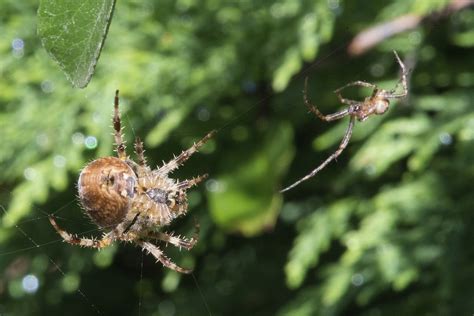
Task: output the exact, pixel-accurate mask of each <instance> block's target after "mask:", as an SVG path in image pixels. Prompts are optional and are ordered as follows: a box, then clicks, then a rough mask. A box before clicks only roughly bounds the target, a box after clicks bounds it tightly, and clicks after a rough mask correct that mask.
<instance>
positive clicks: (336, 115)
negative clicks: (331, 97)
mask: <svg viewBox="0 0 474 316" xmlns="http://www.w3.org/2000/svg"><path fill="white" fill-rule="evenodd" d="M303 98H304V104H305V105H306V107H307V108H308V109H309V111H310V112H312V113H313V114H314V115H316V116H317V117H319V118H320V119H321V120H323V121H325V122H330V121H335V120H338V119H341V118H343V117H345V116H346V115H347V114H349V110H348V109H345V110H342V111H339V112H336V113H333V114H328V115H324V114H323V113H321V111H319V109H318V108H317V107H316V106H315V105H313V104H312V103H311V102H310V101H309V99H308V77H306V79H305V81H304V91H303Z"/></svg>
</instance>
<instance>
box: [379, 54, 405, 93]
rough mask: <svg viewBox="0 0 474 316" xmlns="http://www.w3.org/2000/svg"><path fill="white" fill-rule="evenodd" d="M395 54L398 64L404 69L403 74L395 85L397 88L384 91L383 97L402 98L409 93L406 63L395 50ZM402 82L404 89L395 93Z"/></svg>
mask: <svg viewBox="0 0 474 316" xmlns="http://www.w3.org/2000/svg"><path fill="white" fill-rule="evenodd" d="M393 53H394V54H395V58H396V59H397V62H398V64H399V65H400V69H401V70H402V75H401V78H400V80H398V82H397V84H396V85H395V88H393V89H392V90H390V91H386V92H385V93H383V97H385V98H389V99H392V98H393V99H400V98H403V97H405V96H406V95H407V94H408V84H407V75H408V71H407V70H406V68H405V65H404V64H403V62H402V60H401V59H400V57H399V56H398V54H397V52H396V51H393ZM400 84H402V89H403V91H402V92H401V93H395V91H397V89H398V87H399V86H400Z"/></svg>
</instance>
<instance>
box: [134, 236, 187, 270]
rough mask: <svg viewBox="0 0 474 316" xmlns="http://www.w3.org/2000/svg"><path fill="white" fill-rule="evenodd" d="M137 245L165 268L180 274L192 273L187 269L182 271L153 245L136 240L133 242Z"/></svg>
mask: <svg viewBox="0 0 474 316" xmlns="http://www.w3.org/2000/svg"><path fill="white" fill-rule="evenodd" d="M135 243H136V244H137V245H139V246H140V247H142V248H143V249H145V250H146V251H148V253H150V254H152V255H153V256H154V257H155V258H156V259H157V260H158V261H160V262H161V263H162V264H163V265H164V266H165V267H167V268H169V269H172V270H175V271H177V272H180V273H186V274H189V273H191V272H192V270H189V269H184V268H181V267H180V266H178V265H177V264H176V263H174V262H173V261H171V259H169V258H168V257H166V256H165V255H164V254H163V251H161V250H160V249H159V248H158V247H157V246H155V245H153V244H152V243H149V242H146V241H142V240H137V241H135Z"/></svg>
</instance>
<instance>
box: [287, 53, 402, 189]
mask: <svg viewBox="0 0 474 316" xmlns="http://www.w3.org/2000/svg"><path fill="white" fill-rule="evenodd" d="M393 53H394V54H395V58H396V59H397V62H398V64H399V65H400V69H401V70H402V74H401V78H400V80H399V82H398V83H397V85H396V86H395V88H393V89H392V90H384V89H380V88H379V87H377V86H376V85H375V84H372V83H369V82H365V81H354V82H350V83H348V84H346V85H345V86H343V87H341V88H339V89H337V90H335V91H334V93H336V95H337V97H338V99H339V101H340V102H341V103H342V104H346V105H348V107H347V108H346V109H344V110H341V111H339V112H336V113H333V114H328V115H324V114H323V113H321V112H320V111H319V110H318V108H317V107H316V106H314V105H313V104H311V103H310V102H309V100H308V94H307V91H308V78H306V80H305V87H304V104H305V105H306V106H307V107H308V109H309V110H310V111H311V112H312V113H314V114H315V115H316V116H317V117H318V118H320V119H321V120H323V121H326V122H330V121H335V120H339V119H341V118H343V117H346V116H349V117H350V119H349V126H348V127H347V130H346V133H345V135H344V137H343V138H342V141H341V143H340V144H339V148H338V149H337V150H336V152H334V153H333V154H332V155H331V156H329V157H328V158H327V159H326V160H325V161H323V162H322V163H321V164H320V165H319V166H318V167H317V168H316V169H314V170H312V171H311V172H310V173H308V174H307V175H306V176H304V177H303V178H301V179H299V180H298V181H296V182H295V183H293V184H292V185H290V186H288V187H286V188H284V189H283V190H281V191H280V192H285V191H288V190H290V189H292V188H294V187H296V186H297V185H298V184H300V183H301V182H303V181H306V180H308V179H309V178H311V177H313V176H315V175H316V174H317V173H318V172H319V171H321V170H322V169H323V168H324V167H326V165H327V164H329V163H330V162H331V161H333V160H334V159H336V158H337V157H338V156H339V155H340V154H341V153H342V151H343V150H344V149H345V148H346V146H347V144H348V143H349V139H350V138H351V135H352V129H353V127H354V123H355V119H357V120H358V121H360V122H363V121H365V120H366V119H367V118H368V117H369V116H371V115H372V114H376V115H382V114H384V113H385V112H386V111H387V110H388V106H389V105H390V99H400V98H404V97H405V96H406V95H407V94H408V84H407V70H406V69H405V65H404V64H403V62H402V61H401V59H400V57H398V54H397V52H395V51H393ZM400 83H401V85H402V91H401V92H398V93H397V88H398V85H399V84H400ZM351 86H361V87H366V88H371V89H373V92H372V95H371V96H370V97H367V98H365V99H364V101H355V100H349V99H345V98H343V97H342V95H341V91H342V90H344V89H345V88H347V87H351Z"/></svg>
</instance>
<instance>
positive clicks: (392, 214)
mask: <svg viewBox="0 0 474 316" xmlns="http://www.w3.org/2000/svg"><path fill="white" fill-rule="evenodd" d="M445 5H446V1H417V2H413V1H408V0H403V1H389V2H383V3H382V2H377V3H375V2H374V3H373V4H371V6H369V5H368V4H367V3H366V2H364V1H332V0H313V1H293V0H279V1H240V2H220V1H211V0H209V1H204V2H201V3H200V4H196V3H195V2H193V1H187V0H179V1H171V0H169V1H168V0H165V1H159V2H156V1H120V2H119V3H118V4H117V5H116V7H115V12H114V17H113V21H112V23H111V25H110V29H109V33H108V36H107V40H106V42H105V46H104V48H103V50H102V53H101V57H100V59H99V62H98V64H97V67H96V70H95V74H94V76H93V77H92V81H91V82H90V83H89V85H88V87H87V88H86V89H83V90H79V89H74V88H72V87H71V85H70V83H69V82H68V81H67V79H66V78H65V76H64V74H63V73H62V72H61V70H60V68H59V67H58V66H57V64H56V63H55V62H54V61H53V60H51V58H50V57H49V55H48V53H47V52H46V50H45V49H44V48H43V46H42V45H41V41H40V38H39V37H38V35H37V30H36V27H37V22H38V19H37V10H38V4H37V3H36V2H34V1H21V2H19V1H13V0H6V1H3V2H2V3H1V4H0V29H1V30H2V37H1V38H0V74H1V79H0V138H1V150H0V207H1V211H2V215H1V223H0V271H1V274H0V314H1V315H46V314H47V315H62V314H64V313H65V311H67V314H68V315H93V314H96V313H97V311H99V312H100V313H102V314H106V315H110V314H123V315H138V314H141V315H208V314H210V313H212V315H298V316H300V315H301V316H303V315H344V314H350V315H420V314H433V315H461V314H464V315H466V314H472V313H473V311H474V301H473V300H472V297H473V296H474V286H473V285H472V284H474V249H473V247H472V243H473V242H472V241H473V240H474V233H473V232H474V229H473V223H474V216H473V212H472V211H473V205H474V195H473V194H472V193H471V192H472V183H473V182H474V109H473V106H472V104H473V94H474V92H473V91H474V90H473V86H474V72H473V69H474V59H473V58H472V56H473V53H474V52H473V49H472V47H473V45H474V33H473V30H474V12H473V11H472V10H463V11H459V12H456V13H454V14H452V15H450V16H445V17H439V16H438V17H437V18H434V19H426V20H425V21H424V22H423V23H422V24H420V26H419V27H417V28H415V29H413V30H410V31H407V32H404V33H400V34H398V35H397V36H394V37H392V38H388V39H386V40H385V41H383V42H381V43H380V44H379V45H377V46H375V47H374V48H373V49H371V50H370V51H369V52H367V54H365V55H363V56H360V57H349V56H348V55H347V54H346V52H345V49H346V47H347V44H348V43H349V41H350V39H352V38H353V37H354V36H355V35H356V34H358V33H359V32H360V31H362V30H364V29H366V28H367V27H370V26H373V25H374V24H376V23H383V22H387V21H389V20H391V19H394V18H396V17H399V16H401V15H404V14H409V13H416V14H430V13H432V12H433V11H434V10H439V9H440V8H443V7H444V6H445ZM84 28H86V30H90V29H89V28H88V26H87V25H84ZM394 49H395V50H397V52H398V53H399V54H400V56H401V57H402V58H403V60H404V61H405V63H406V65H407V67H408V68H410V69H411V72H410V84H409V86H410V93H409V96H408V97H407V98H405V99H403V100H400V101H398V102H394V103H392V106H391V108H390V110H389V111H388V113H386V114H385V115H383V116H380V117H372V118H370V119H369V120H368V121H366V122H363V123H359V124H356V126H355V131H354V135H353V137H352V139H351V143H350V145H349V147H348V148H347V149H346V150H345V151H344V153H343V154H342V155H341V157H340V158H338V160H337V162H333V163H332V164H331V165H329V166H328V167H327V168H326V169H324V170H323V171H322V172H321V173H320V174H318V175H317V176H316V177H315V178H313V179H311V180H309V181H307V182H305V183H303V184H302V185H300V186H299V187H297V188H295V189H294V190H292V191H289V192H288V193H285V194H284V195H281V194H280V193H278V191H279V189H281V188H282V187H284V186H285V185H288V184H291V183H292V181H294V180H297V179H298V178H300V177H301V176H303V175H305V174H306V173H307V172H308V171H310V170H311V169H312V168H314V167H316V165H317V164H318V163H319V162H320V161H322V160H323V159H325V158H326V157H327V156H328V155H330V154H331V153H332V152H333V151H334V150H335V148H336V147H337V145H338V143H339V141H340V139H341V137H342V135H343V133H344V130H345V128H346V125H347V120H342V121H341V122H334V123H331V124H328V123H324V122H321V121H319V120H317V119H316V118H315V117H313V116H312V115H310V114H308V113H307V110H306V108H305V107H304V106H303V101H302V92H301V91H302V89H303V81H304V77H305V76H306V75H308V76H309V96H310V98H311V100H312V101H313V102H314V103H316V104H318V105H319V106H320V108H321V110H322V111H323V112H325V113H330V112H333V111H336V110H337V109H339V108H340V104H338V102H337V98H336V96H335V95H334V94H333V93H332V92H331V91H333V90H335V89H336V88H338V87H339V86H341V85H343V84H346V83H348V82H351V81H354V80H366V81H369V82H374V83H377V84H378V85H380V86H381V87H383V88H391V87H392V86H394V85H395V83H396V82H397V80H398V72H399V69H398V66H397V64H396V62H395V59H394V57H393V54H392V52H391V51H392V50H394ZM71 57H74V56H71ZM117 88H119V89H120V91H121V109H122V113H123V124H124V125H125V133H126V139H127V141H128V144H129V146H128V147H129V149H130V147H132V146H131V144H132V142H133V139H134V137H135V136H136V135H139V136H141V137H142V138H143V139H144V140H145V146H146V149H147V151H146V155H147V158H148V160H149V162H150V164H151V165H152V166H154V165H157V164H161V161H162V160H165V161H166V160H168V159H170V158H171V157H172V156H173V154H177V153H179V152H180V151H181V150H182V149H184V148H186V147H188V146H190V144H192V142H193V141H196V140H197V139H199V138H201V137H202V136H204V135H205V134H206V133H207V132H208V131H210V130H211V129H218V134H217V135H216V137H215V138H214V139H213V140H211V141H210V142H209V144H208V145H206V147H205V148H204V149H203V151H202V152H200V153H199V154H197V155H195V156H194V157H193V158H192V159H191V160H190V161H189V162H187V163H186V165H185V166H183V167H182V168H180V170H178V171H177V172H176V173H175V174H174V175H175V176H176V177H178V178H180V179H183V178H190V177H192V176H195V175H197V174H202V173H209V174H210V178H209V180H208V181H207V182H206V183H205V184H203V185H200V186H199V187H198V188H195V189H192V190H191V191H190V193H189V199H190V212H189V215H188V216H186V217H183V218H181V219H179V220H177V221H176V223H173V225H172V227H171V228H170V230H174V231H176V232H178V233H181V234H187V235H189V234H190V233H191V232H192V228H193V217H195V218H197V219H198V221H199V222H200V223H201V235H200V237H201V238H200V241H199V243H198V245H197V246H196V248H195V249H193V250H192V251H191V252H186V251H181V252H179V251H177V250H176V249H173V247H166V249H165V251H166V252H167V253H168V254H169V255H170V257H172V258H173V260H174V261H176V262H177V263H178V264H180V265H182V266H185V267H194V271H195V272H194V274H193V275H192V276H187V275H179V274H177V273H175V272H173V271H170V270H168V269H165V268H163V267H162V266H161V264H159V263H155V261H154V260H153V258H151V256H149V255H144V254H142V252H141V251H140V249H138V248H136V247H133V246H132V245H130V244H115V245H114V246H111V247H109V248H106V249H105V250H102V251H100V252H98V251H95V250H91V249H84V248H79V247H73V246H70V245H67V244H64V243H62V242H61V239H60V237H59V236H58V235H57V234H56V232H55V231H54V229H53V228H52V227H51V225H50V224H49V222H48V220H47V214H49V213H54V214H56V216H57V217H58V221H60V224H61V226H63V227H64V228H66V229H67V230H68V231H70V232H76V233H78V234H79V235H81V236H82V235H83V236H91V235H93V236H100V232H99V231H97V229H96V227H95V226H94V225H93V224H91V223H90V222H89V221H88V220H87V219H86V218H85V217H84V216H83V214H82V213H81V209H80V207H79V206H78V205H77V204H78V203H77V201H76V198H75V196H76V188H75V181H76V179H77V176H78V174H79V172H80V169H81V168H82V167H83V166H84V165H85V164H86V163H87V162H88V161H91V160H93V159H95V158H97V157H101V156H108V155H111V154H112V150H113V144H112V141H113V140H112V136H111V120H110V119H111V113H112V101H113V93H114V91H115V89H117ZM368 93H370V91H368V90H366V89H353V90H350V91H348V96H350V97H352V98H360V99H362V98H364V97H365V96H367V95H368ZM351 94H352V95H351ZM32 277H33V279H34V278H37V279H38V281H39V287H38V289H37V290H36V291H33V293H29V292H28V291H27V289H28V287H27V286H25V284H26V285H27V283H28V282H27V281H28V280H32Z"/></svg>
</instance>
